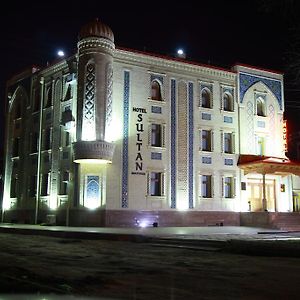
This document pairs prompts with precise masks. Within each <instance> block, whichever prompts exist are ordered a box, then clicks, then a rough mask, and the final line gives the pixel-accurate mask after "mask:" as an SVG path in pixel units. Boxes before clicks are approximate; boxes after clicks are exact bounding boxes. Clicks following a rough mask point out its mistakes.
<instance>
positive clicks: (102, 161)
mask: <svg viewBox="0 0 300 300" xmlns="http://www.w3.org/2000/svg"><path fill="white" fill-rule="evenodd" d="M74 162H75V163H77V164H90V165H106V164H111V161H110V160H107V159H84V158H82V159H75V160H74Z"/></svg>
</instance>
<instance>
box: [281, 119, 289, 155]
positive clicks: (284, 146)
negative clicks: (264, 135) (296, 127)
mask: <svg viewBox="0 0 300 300" xmlns="http://www.w3.org/2000/svg"><path fill="white" fill-rule="evenodd" d="M282 133H283V150H284V152H287V151H288V143H287V142H288V141H287V126H286V120H283V129H282Z"/></svg>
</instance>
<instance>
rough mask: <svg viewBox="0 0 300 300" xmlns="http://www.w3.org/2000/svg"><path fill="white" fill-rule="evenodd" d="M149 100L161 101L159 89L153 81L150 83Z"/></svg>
mask: <svg viewBox="0 0 300 300" xmlns="http://www.w3.org/2000/svg"><path fill="white" fill-rule="evenodd" d="M151 99H152V100H157V101H162V97H161V87H160V84H159V82H158V81H157V80H153V81H152V82H151Z"/></svg>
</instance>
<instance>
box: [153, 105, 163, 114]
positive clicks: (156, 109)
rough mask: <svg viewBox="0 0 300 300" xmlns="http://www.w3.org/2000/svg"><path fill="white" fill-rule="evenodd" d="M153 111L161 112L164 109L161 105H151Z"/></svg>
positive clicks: (155, 112)
mask: <svg viewBox="0 0 300 300" xmlns="http://www.w3.org/2000/svg"><path fill="white" fill-rule="evenodd" d="M151 112H152V113H154V114H161V113H162V109H161V107H160V106H151Z"/></svg>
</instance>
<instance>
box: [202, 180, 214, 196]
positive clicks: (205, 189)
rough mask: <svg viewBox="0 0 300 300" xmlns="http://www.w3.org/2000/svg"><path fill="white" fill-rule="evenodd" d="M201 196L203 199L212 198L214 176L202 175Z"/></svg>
mask: <svg viewBox="0 0 300 300" xmlns="http://www.w3.org/2000/svg"><path fill="white" fill-rule="evenodd" d="M201 179H202V180H201V196H202V197H203V198H211V197H212V176H211V175H202V176H201Z"/></svg>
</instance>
